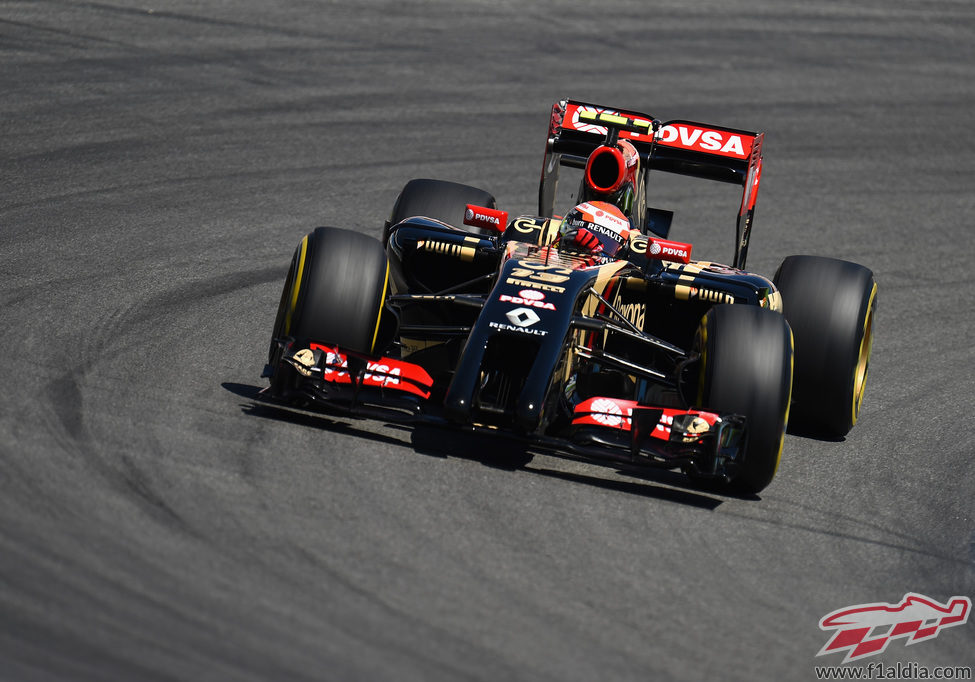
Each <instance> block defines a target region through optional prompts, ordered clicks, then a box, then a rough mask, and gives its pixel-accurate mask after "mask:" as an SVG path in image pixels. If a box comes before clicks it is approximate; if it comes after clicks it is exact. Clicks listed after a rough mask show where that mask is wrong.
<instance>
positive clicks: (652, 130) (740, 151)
mask: <svg viewBox="0 0 975 682" xmlns="http://www.w3.org/2000/svg"><path fill="white" fill-rule="evenodd" d="M614 136H615V137H614ZM764 138H765V133H756V132H750V131H747V130H739V129H737V128H727V127H724V126H716V125H710V124H706V123H696V122H694V121H685V120H673V121H659V120H657V119H655V118H654V117H652V116H650V115H648V114H642V113H639V112H635V111H628V110H625V109H612V108H609V107H603V106H599V105H596V104H588V103H585V102H578V101H574V100H562V101H559V102H556V103H555V104H554V105H553V107H552V117H551V122H550V124H549V135H548V143H547V145H546V149H545V159H544V162H543V165H542V182H541V185H540V188H539V212H540V213H541V215H551V212H552V205H553V203H554V198H555V184H556V183H557V182H558V170H557V169H558V166H560V165H567V166H576V167H582V165H584V163H585V160H586V159H587V158H588V157H589V155H590V154H591V153H592V152H593V150H595V149H596V148H597V147H599V146H600V145H601V144H604V143H606V142H607V140H609V141H610V142H611V141H612V140H613V139H620V140H629V141H630V142H631V143H632V144H633V146H634V147H636V149H637V151H638V152H639V153H640V159H641V161H642V163H644V164H645V167H646V168H647V169H648V170H656V171H665V172H669V173H679V174H682V175H690V176H693V177H698V178H705V179H708V180H717V181H720V182H728V183H733V184H736V185H739V186H741V187H742V188H743V189H742V198H741V203H740V205H739V210H738V220H737V224H736V241H735V259H734V265H735V267H738V268H744V266H745V258H746V256H747V253H748V239H749V233H750V231H751V225H752V219H753V217H754V213H755V202H756V199H757V197H758V185H759V182H760V180H761V169H762V143H763V141H764Z"/></svg>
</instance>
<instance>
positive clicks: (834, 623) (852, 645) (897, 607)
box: [816, 592, 972, 663]
mask: <svg viewBox="0 0 975 682" xmlns="http://www.w3.org/2000/svg"><path fill="white" fill-rule="evenodd" d="M971 609H972V600H971V599H969V598H968V597H952V598H951V599H949V600H948V601H947V602H946V603H944V604H940V603H938V602H936V601H935V600H933V599H931V598H930V597H925V596H924V595H923V594H915V593H913V592H908V593H907V594H905V595H904V598H903V599H902V600H901V601H900V603H898V604H885V603H877V604H857V605H856V606H847V607H845V608H842V609H839V610H837V611H833V612H832V613H829V614H827V615H825V616H823V619H822V620H820V621H819V629H820V630H823V631H826V632H830V631H832V632H833V633H834V634H833V636H832V637H831V638H830V640H829V641H828V642H826V644H825V645H824V646H823V648H822V649H821V650H820V652H819V653H818V654H816V655H817V656H825V655H826V654H833V653H842V652H844V651H845V652H846V657H845V658H844V659H843V663H848V662H850V661H856V660H859V659H861V658H866V657H868V656H876V655H877V654H879V653H881V652H882V651H883V650H884V649H886V648H887V645H888V644H889V643H890V641H891V640H893V639H900V638H903V637H906V638H908V639H907V641H906V642H905V644H907V645H911V644H917V643H918V642H924V641H926V640H929V639H934V638H935V637H937V636H938V634H939V633H940V632H941V631H942V630H943V629H944V628H949V627H954V626H956V625H964V624H965V623H967V622H968V614H969V612H970V611H971Z"/></svg>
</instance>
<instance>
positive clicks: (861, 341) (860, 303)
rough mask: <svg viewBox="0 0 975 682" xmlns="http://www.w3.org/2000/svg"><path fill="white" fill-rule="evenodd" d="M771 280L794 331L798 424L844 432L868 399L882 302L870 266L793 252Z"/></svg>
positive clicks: (839, 434) (831, 432)
mask: <svg viewBox="0 0 975 682" xmlns="http://www.w3.org/2000/svg"><path fill="white" fill-rule="evenodd" d="M774 281H775V285H776V286H777V287H778V289H779V291H780V293H781V295H782V305H783V312H784V314H785V319H786V320H788V322H789V326H791V327H792V333H793V334H794V335H795V344H796V366H795V380H794V385H793V389H792V400H793V405H792V420H793V427H795V428H798V429H800V430H803V431H806V432H810V433H816V434H819V435H823V436H826V437H829V438H842V437H843V436H845V435H846V434H847V433H849V431H850V429H851V428H853V425H854V424H856V421H857V417H858V416H859V414H860V406H861V405H862V404H863V393H864V388H865V387H866V382H867V369H868V367H869V365H870V351H871V349H872V347H873V318H874V311H875V309H876V305H877V283H876V282H875V281H874V277H873V273H872V272H871V271H870V270H868V269H867V268H865V267H863V266H862V265H857V264H856V263H850V262H847V261H842V260H837V259H835V258H822V257H819V256H789V257H788V258H786V259H785V261H783V262H782V265H781V266H779V269H778V271H777V272H776V273H775V277H774Z"/></svg>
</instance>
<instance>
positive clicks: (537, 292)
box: [262, 100, 877, 493]
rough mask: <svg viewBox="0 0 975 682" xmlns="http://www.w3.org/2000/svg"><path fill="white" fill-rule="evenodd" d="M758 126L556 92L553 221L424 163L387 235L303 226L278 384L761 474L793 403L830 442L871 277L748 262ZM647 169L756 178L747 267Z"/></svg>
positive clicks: (533, 435)
mask: <svg viewBox="0 0 975 682" xmlns="http://www.w3.org/2000/svg"><path fill="white" fill-rule="evenodd" d="M763 138H764V135H763V134H761V133H753V132H748V131H744V130H736V129H732V128H724V127H720V126H713V125H703V124H700V123H693V122H690V121H669V122H660V121H658V120H656V119H654V118H653V117H651V116H648V115H646V114H641V113H638V112H633V111H626V110H619V109H609V108H606V107H601V106H596V105H591V104H586V103H583V102H577V101H572V100H563V101H560V102H557V103H556V104H555V105H554V106H553V108H552V116H551V123H550V126H549V130H548V138H547V141H546V147H545V156H544V160H543V166H542V177H541V182H540V186H539V210H538V215H519V216H514V217H513V218H510V219H509V216H508V214H507V213H505V212H504V211H500V210H498V208H497V205H496V201H495V199H494V197H493V196H492V195H491V194H489V193H488V192H485V191H483V190H480V189H476V188H474V187H469V186H466V185H460V184H457V183H453V182H446V181H441V180H427V179H419V180H412V181H410V182H409V183H407V184H406V186H405V187H404V188H403V190H402V192H401V193H400V195H399V197H398V199H397V200H396V203H395V205H394V207H393V210H392V214H391V216H390V219H389V221H388V222H387V224H386V225H385V228H384V231H383V238H382V240H381V241H380V240H378V239H375V238H372V237H369V236H366V235H363V234H361V233H357V232H353V231H349V230H343V229H338V228H333V227H319V228H317V229H315V230H314V231H313V232H311V233H310V234H308V235H306V236H305V237H304V238H302V240H301V242H300V243H299V245H298V247H297V249H296V251H295V254H294V258H293V260H292V263H291V268H290V270H289V272H288V276H287V279H286V281H285V285H284V291H283V292H282V296H281V302H280V305H279V307H278V313H277V317H276V320H275V323H274V331H273V334H272V340H271V344H270V351H269V358H268V365H267V367H266V368H265V372H264V376H265V377H268V378H269V379H270V386H269V387H268V388H267V389H265V390H264V391H263V392H262V397H263V399H265V400H268V401H272V402H276V403H285V404H288V405H292V406H298V407H301V408H306V409H312V410H321V411H325V412H330V413H338V414H344V415H349V416H358V417H372V418H381V419H386V420H392V419H396V420H404V421H413V422H424V423H430V424H436V425H440V426H442V427H444V428H452V429H460V430H464V431H469V432H474V433H483V434H486V435H487V434H490V435H492V436H498V435H504V436H505V437H507V438H514V439H517V440H518V441H519V442H521V443H522V444H527V447H528V448H529V449H530V450H531V451H537V452H546V453H551V454H558V455H564V456H569V457H576V458H584V459H586V460H591V461H595V462H608V463H611V464H614V465H616V466H621V467H624V468H633V467H636V468H639V467H665V468H673V469H681V470H683V471H685V472H686V473H688V474H690V475H691V476H693V477H695V478H697V479H712V480H717V481H720V482H723V483H726V484H729V487H730V488H732V489H735V490H738V491H742V492H750V493H754V492H758V491H760V490H762V489H763V488H764V487H765V486H767V485H768V484H769V482H770V481H771V480H772V478H773V476H774V475H775V472H776V469H777V467H778V464H779V459H780V455H781V452H782V445H783V440H784V435H785V432H786V427H787V424H788V422H789V421H790V417H791V420H792V422H793V423H794V424H798V425H800V427H801V428H802V429H803V430H804V431H807V432H815V433H818V434H822V435H825V436H828V437H841V436H843V435H844V434H846V433H847V432H848V431H849V429H850V428H851V427H852V426H853V425H854V424H855V423H856V420H857V414H858V411H859V409H860V405H861V401H862V399H863V392H864V384H865V381H866V376H867V365H868V362H869V359H870V350H871V341H872V329H873V318H874V311H875V308H876V293H877V285H876V283H875V281H874V277H873V274H872V273H871V272H870V270H868V269H867V268H864V267H862V266H860V265H856V264H854V263H849V262H845V261H841V260H835V259H831V258H821V257H814V256H790V257H788V258H786V259H785V261H784V262H783V263H782V265H781V266H780V267H779V269H778V271H777V272H776V274H775V276H774V277H773V278H772V279H767V278H766V277H763V276H761V275H757V274H752V273H749V272H747V271H745V270H744V267H745V259H746V256H747V252H748V241H749V235H750V231H751V226H752V219H753V216H754V211H755V199H756V196H757V193H758V188H759V181H760V178H761V168H762V142H763ZM565 166H568V167H575V168H578V169H581V171H582V179H581V181H580V185H579V188H578V200H577V201H578V203H579V204H580V206H579V207H576V208H575V209H572V211H570V212H569V213H568V214H567V216H566V218H565V219H560V218H559V217H553V214H554V211H555V206H554V203H555V200H556V185H557V182H558V178H559V173H560V169H561V168H562V167H565ZM651 172H667V173H679V174H684V175H689V176H696V177H701V178H709V179H711V180H716V181H720V182H728V183H734V184H737V185H740V186H741V187H742V188H743V191H742V198H741V204H740V207H739V210H738V216H737V232H736V241H735V250H734V259H733V262H732V265H730V266H726V265H719V264H717V263H712V262H701V261H694V260H692V259H691V251H692V245H691V244H688V243H686V242H680V241H673V240H671V239H669V238H668V236H669V230H670V224H671V221H672V217H673V213H672V212H669V211H666V210H662V209H657V208H653V207H650V206H648V204H647V199H646V197H647V182H648V176H649V174H650V173H651ZM569 208H571V207H569ZM580 211H581V212H580ZM597 214H598V215H599V216H602V217H601V218H597V217H595V216H597ZM572 216H576V217H575V218H573V217H572ZM579 216H583V218H579ZM607 220H609V222H607ZM586 221H593V222H586ZM580 225H586V226H587V227H588V228H589V229H588V230H586V229H583V230H579V229H577V228H578V226H580ZM617 226H618V227H619V229H616V227H617ZM580 234H584V235H585V236H586V237H587V239H588V240H590V241H591V243H590V244H589V246H591V247H594V248H580V246H579V243H578V242H579V241H580V240H578V239H577V237H579V235H580ZM610 238H611V239H610ZM597 242H598V243H597ZM604 246H607V247H608V248H604ZM719 485H721V483H719Z"/></svg>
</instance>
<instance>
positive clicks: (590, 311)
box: [582, 261, 628, 317]
mask: <svg viewBox="0 0 975 682" xmlns="http://www.w3.org/2000/svg"><path fill="white" fill-rule="evenodd" d="M626 265H628V263H627V262H626V261H614V262H612V263H606V264H605V265H601V266H600V267H599V274H598V275H596V281H595V282H594V283H593V285H592V288H593V289H595V290H596V293H597V294H599V295H600V296H605V295H606V293H605V292H606V286H607V285H608V284H609V282H610V280H611V279H612V278H613V277H614V276H615V275H616V273H617V272H619V271H620V270H622V269H623V268H624V267H625V266H626ZM599 304H600V300H599V299H598V298H596V297H595V296H593V295H592V294H590V295H589V298H587V299H586V302H585V304H584V305H583V306H582V314H583V315H585V316H586V317H592V316H593V315H595V314H596V308H598V307H599Z"/></svg>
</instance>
